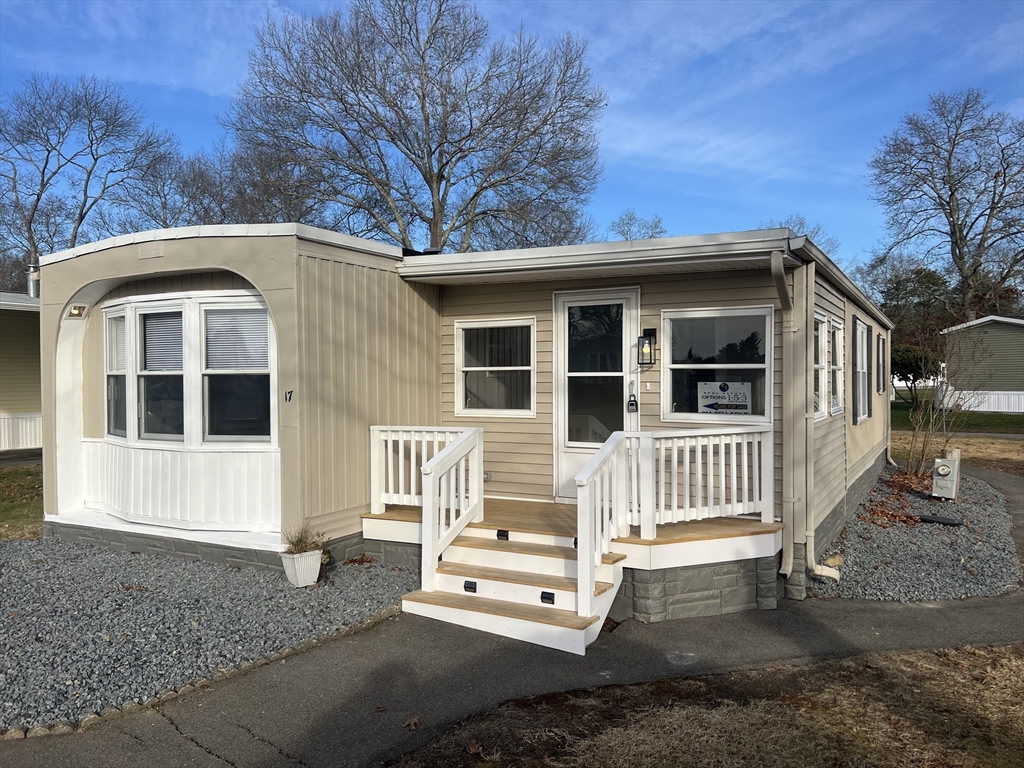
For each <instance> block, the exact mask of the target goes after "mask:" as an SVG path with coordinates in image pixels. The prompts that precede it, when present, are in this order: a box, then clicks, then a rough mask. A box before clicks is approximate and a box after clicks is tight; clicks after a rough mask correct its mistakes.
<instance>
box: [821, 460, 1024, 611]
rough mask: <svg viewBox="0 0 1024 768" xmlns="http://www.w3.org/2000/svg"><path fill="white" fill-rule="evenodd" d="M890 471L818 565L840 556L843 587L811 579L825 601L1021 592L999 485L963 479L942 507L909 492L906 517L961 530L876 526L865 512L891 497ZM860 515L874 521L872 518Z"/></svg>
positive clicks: (932, 526)
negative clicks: (930, 518) (943, 521)
mask: <svg viewBox="0 0 1024 768" xmlns="http://www.w3.org/2000/svg"><path fill="white" fill-rule="evenodd" d="M892 473H893V470H892V469H887V470H886V471H885V472H884V473H883V474H882V476H881V477H880V478H879V481H878V484H877V485H876V486H875V489H874V490H873V491H872V492H871V493H870V494H869V495H868V497H867V499H866V500H865V502H864V503H863V504H861V506H860V507H859V508H858V510H857V513H856V514H855V515H854V516H853V518H852V519H851V520H850V521H849V522H848V523H847V525H846V528H845V529H844V535H843V536H841V537H840V538H839V539H838V540H837V541H836V542H834V543H833V545H832V546H831V547H829V549H828V550H826V551H825V552H823V553H822V554H821V556H820V558H819V563H824V561H825V560H827V559H828V558H830V557H832V556H833V555H841V556H842V557H843V564H842V565H841V566H839V568H838V570H839V572H840V581H839V583H836V582H834V581H832V580H831V579H826V578H819V577H816V576H810V577H809V578H808V582H807V583H808V590H809V591H813V593H814V594H816V595H818V596H836V597H851V598H865V599H868V600H893V601H899V602H919V601H927V600H952V599H960V598H965V597H980V596H994V595H1000V594H1003V593H1004V592H1009V591H1012V590H1014V589H1016V588H1017V584H1018V582H1019V581H1020V579H1021V567H1020V561H1019V559H1018V555H1017V551H1016V548H1015V547H1014V543H1013V539H1012V538H1011V535H1010V515H1009V513H1008V512H1007V509H1006V499H1005V498H1003V496H1002V495H1001V494H1000V493H999V492H998V491H996V490H995V489H994V488H993V487H992V486H990V485H988V484H987V483H983V482H981V481H980V480H975V479H973V478H969V477H963V478H961V481H960V499H959V501H957V502H952V501H947V502H939V501H936V500H932V499H931V498H929V497H928V496H927V495H926V494H919V493H913V492H910V493H907V494H906V495H905V501H906V502H907V504H908V506H907V507H906V508H905V509H904V511H905V512H907V513H909V514H912V515H922V514H924V515H935V516H941V517H948V518H952V519H955V520H959V521H961V522H962V523H964V524H963V525H962V526H948V525H937V524H932V523H920V524H918V525H917V526H914V527H910V526H908V525H905V524H901V523H895V524H892V525H890V526H889V527H888V528H884V527H882V526H880V525H877V524H876V523H874V522H871V521H870V517H869V516H867V515H866V514H865V512H866V506H865V505H868V504H871V503H872V501H873V500H875V501H878V500H883V499H885V498H886V497H887V496H888V495H889V492H890V491H889V486H888V484H887V479H888V478H889V477H891V476H892ZM861 516H865V517H868V519H867V520H863V519H861Z"/></svg>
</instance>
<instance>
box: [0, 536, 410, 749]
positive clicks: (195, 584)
mask: <svg viewBox="0 0 1024 768" xmlns="http://www.w3.org/2000/svg"><path fill="white" fill-rule="evenodd" d="M418 586H419V574H418V573H416V572H413V571H409V570H405V569H400V568H395V567H392V566H380V565H349V566H344V565H342V566H338V567H336V568H334V569H333V570H331V571H330V572H329V574H328V577H327V579H326V581H322V582H321V583H320V585H319V586H318V587H316V588H309V589H295V588H294V587H292V586H291V585H290V584H289V583H288V581H287V579H286V578H285V576H284V574H283V573H277V572H271V571H264V570H257V569H242V570H232V569H231V568H230V567H228V566H226V565H219V564H215V563H209V562H203V561H188V560H182V559H180V558H177V557H171V556H166V555H153V554H131V553H130V552H129V551H120V550H113V549H109V548H107V547H93V546H90V545H88V544H82V543H77V542H68V541H61V540H60V539H42V540H38V541H4V542H0V605H3V610H2V611H0V676H2V679H3V684H2V685H0V730H2V729H3V728H5V727H9V728H13V727H22V728H31V727H33V726H35V725H39V724H43V723H53V722H54V721H56V720H70V721H74V722H77V721H79V720H80V719H82V718H83V717H85V716H86V714H88V713H91V712H102V711H103V710H105V709H107V708H108V707H118V708H122V709H123V710H124V711H130V709H131V708H130V707H126V706H125V705H126V704H130V703H132V702H134V703H137V704H141V703H143V702H147V701H150V702H153V701H155V699H156V696H157V695H158V694H159V693H161V692H163V691H166V690H168V689H180V688H181V687H182V686H184V685H186V684H193V685H195V684H196V681H197V680H200V679H203V678H212V677H214V676H215V675H216V674H217V673H218V672H219V671H220V670H222V669H229V668H237V667H240V666H241V665H243V664H245V663H250V662H253V661H256V660H258V659H261V658H263V657H265V656H267V655H269V654H271V653H272V652H275V651H279V650H281V649H282V648H286V647H295V646H297V645H299V644H300V643H302V642H304V641H308V640H313V639H316V638H319V637H323V636H324V635H327V634H329V633H331V632H333V631H336V630H339V629H343V628H346V627H353V626H357V625H359V624H360V623H361V622H363V621H365V620H366V619H367V618H368V617H370V616H372V615H374V614H375V613H377V612H379V611H381V610H383V609H385V608H387V607H389V606H393V605H396V604H398V603H399V602H400V601H401V597H402V595H403V594H406V593H407V592H410V591H412V590H414V589H416V588H417V587H418Z"/></svg>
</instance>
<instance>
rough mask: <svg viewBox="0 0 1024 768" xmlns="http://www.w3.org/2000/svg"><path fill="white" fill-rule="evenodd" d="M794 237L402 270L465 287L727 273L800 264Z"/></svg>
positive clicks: (443, 259)
mask: <svg viewBox="0 0 1024 768" xmlns="http://www.w3.org/2000/svg"><path fill="white" fill-rule="evenodd" d="M792 236H793V233H792V232H791V231H790V230H788V229H769V230H755V231H751V232H730V233H724V234H717V235H695V236H691V237H670V238H662V239H659V240H633V241H630V240H627V241H621V242H614V243H587V244H584V245H569V246H560V247H556V248H528V249H522V250H514V251H480V252H471V253H460V254H457V255H453V254H422V255H415V256H406V257H405V259H404V260H403V261H402V264H400V265H399V267H398V273H399V274H400V275H401V276H402V277H403V278H405V279H406V280H414V281H416V282H420V283H432V284H435V285H459V284H465V283H503V282H523V281H535V280H557V279H565V278H587V277H629V276H636V275H658V274H678V273H687V272H721V271H729V270H744V269H769V268H770V267H771V255H772V252H773V251H780V252H782V253H783V254H784V266H786V267H797V266H800V264H801V261H800V260H799V259H797V258H795V257H793V256H792V255H790V248H789V245H788V242H789V239H790V238H791V237H792Z"/></svg>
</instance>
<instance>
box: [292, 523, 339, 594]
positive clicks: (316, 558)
mask: <svg viewBox="0 0 1024 768" xmlns="http://www.w3.org/2000/svg"><path fill="white" fill-rule="evenodd" d="M285 541H286V542H287V543H288V548H287V549H286V550H285V551H284V552H282V553H281V562H282V564H283V565H284V573H285V576H287V577H288V581H290V582H291V583H292V585H293V586H296V587H308V586H310V585H312V584H316V581H317V579H318V578H319V577H320V566H321V565H322V564H323V563H325V562H327V560H328V559H329V558H330V552H328V551H326V550H324V534H323V533H320V532H314V531H313V530H312V529H311V528H310V527H309V523H303V524H302V527H301V528H299V529H298V530H296V531H291V532H288V531H286V532H285Z"/></svg>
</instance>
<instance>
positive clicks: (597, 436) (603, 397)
mask: <svg viewBox="0 0 1024 768" xmlns="http://www.w3.org/2000/svg"><path fill="white" fill-rule="evenodd" d="M623 382H624V378H623V377H622V376H570V377H569V378H568V379H567V384H568V417H569V424H568V436H569V442H572V443H603V442H604V441H605V440H607V439H608V438H609V437H611V434H612V432H618V431H621V430H622V428H623V426H622V402H623V391H622V388H623Z"/></svg>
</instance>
